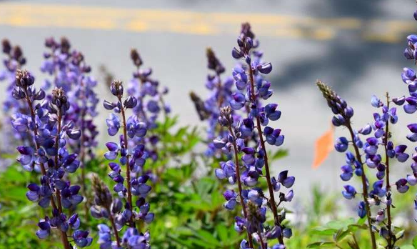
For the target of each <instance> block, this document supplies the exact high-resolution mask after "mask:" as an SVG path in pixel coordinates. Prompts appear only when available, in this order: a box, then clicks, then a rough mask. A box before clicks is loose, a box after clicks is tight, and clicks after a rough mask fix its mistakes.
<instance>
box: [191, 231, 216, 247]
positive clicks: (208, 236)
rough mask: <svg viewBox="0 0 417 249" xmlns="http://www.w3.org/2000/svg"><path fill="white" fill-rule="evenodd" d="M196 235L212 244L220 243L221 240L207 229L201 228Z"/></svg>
mask: <svg viewBox="0 0 417 249" xmlns="http://www.w3.org/2000/svg"><path fill="white" fill-rule="evenodd" d="M196 235H197V236H198V237H200V238H201V239H203V240H205V241H206V242H208V243H210V244H212V245H219V241H218V240H217V239H216V238H215V237H214V236H213V234H212V233H210V232H208V231H206V230H199V231H197V234H196Z"/></svg>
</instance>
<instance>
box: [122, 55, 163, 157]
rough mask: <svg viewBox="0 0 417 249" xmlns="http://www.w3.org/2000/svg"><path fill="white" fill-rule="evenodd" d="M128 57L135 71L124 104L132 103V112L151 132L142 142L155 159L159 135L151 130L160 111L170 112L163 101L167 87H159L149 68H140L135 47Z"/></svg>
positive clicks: (141, 63) (155, 124) (133, 140)
mask: <svg viewBox="0 0 417 249" xmlns="http://www.w3.org/2000/svg"><path fill="white" fill-rule="evenodd" d="M130 57H131V59H132V62H133V64H134V65H135V66H136V71H135V72H134V73H133V79H132V80H131V81H130V83H129V86H128V88H127V93H128V95H129V96H131V97H130V98H128V99H127V100H126V101H127V102H126V101H125V103H124V104H125V105H126V104H127V105H129V106H133V105H134V107H133V112H134V113H135V114H136V116H137V118H138V119H140V120H142V121H143V122H144V123H145V124H146V128H147V129H148V130H149V132H150V133H152V134H151V136H148V137H146V138H145V140H147V141H146V143H144V144H145V150H146V152H147V153H148V155H149V157H150V158H151V159H152V160H153V161H156V160H157V159H158V150H157V148H158V146H157V143H158V141H159V137H158V136H157V135H156V134H153V132H152V130H154V129H155V128H157V126H158V124H157V121H158V119H159V118H160V114H161V112H162V113H163V114H164V115H165V117H166V116H167V115H168V114H169V113H170V112H171V107H170V106H169V105H168V104H167V103H165V101H164V95H166V94H168V88H166V87H163V88H162V89H161V87H160V84H159V81H157V80H155V79H153V78H152V69H151V68H146V69H143V68H142V65H143V61H142V58H141V56H140V54H139V52H138V51H137V50H136V49H132V50H131V53H130ZM133 97H134V98H133ZM135 140H136V138H133V139H132V142H134V143H136V142H135Z"/></svg>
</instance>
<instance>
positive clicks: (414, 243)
mask: <svg viewBox="0 0 417 249" xmlns="http://www.w3.org/2000/svg"><path fill="white" fill-rule="evenodd" d="M413 246H414V249H417V236H415V237H414V239H413Z"/></svg>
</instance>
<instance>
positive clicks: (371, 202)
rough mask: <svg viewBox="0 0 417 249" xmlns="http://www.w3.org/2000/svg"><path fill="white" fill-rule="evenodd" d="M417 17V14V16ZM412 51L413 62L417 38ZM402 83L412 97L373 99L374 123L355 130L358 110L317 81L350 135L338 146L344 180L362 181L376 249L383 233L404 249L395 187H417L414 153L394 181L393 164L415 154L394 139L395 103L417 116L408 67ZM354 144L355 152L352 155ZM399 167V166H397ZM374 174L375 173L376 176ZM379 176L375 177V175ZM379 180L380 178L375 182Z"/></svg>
mask: <svg viewBox="0 0 417 249" xmlns="http://www.w3.org/2000/svg"><path fill="white" fill-rule="evenodd" d="M414 16H415V17H417V13H416V14H415V15H414ZM407 40H408V47H407V48H406V49H405V51H404V55H405V57H406V58H407V59H410V60H414V61H415V62H416V59H415V58H416V56H415V55H416V53H415V51H416V48H415V46H416V45H417V36H416V35H410V36H408V37H407ZM401 77H402V80H403V82H404V83H406V84H407V86H408V91H409V96H407V97H405V96H402V97H399V98H392V99H391V98H390V95H389V93H386V96H385V100H381V99H379V98H378V97H376V96H375V95H374V96H372V98H371V105H372V106H373V107H375V108H377V109H378V112H375V113H373V121H372V122H371V123H369V124H367V125H365V126H364V127H362V128H360V129H358V130H355V129H354V128H353V127H352V117H353V115H354V111H353V108H352V107H350V106H348V104H347V102H346V101H345V100H343V99H342V98H341V97H340V96H339V95H337V93H336V92H334V91H333V90H332V89H331V88H330V87H328V86H327V85H325V84H324V83H322V82H320V81H319V82H317V86H318V87H319V89H320V91H321V92H322V93H323V96H324V98H325V99H326V100H327V104H328V106H329V107H330V109H331V110H332V112H333V114H334V116H333V118H332V123H333V125H334V126H336V127H345V128H346V129H347V130H348V132H349V138H346V137H339V138H338V139H337V141H336V143H335V149H336V151H338V152H341V153H346V164H345V165H343V166H342V167H341V170H342V174H341V175H340V178H341V179H342V180H343V181H349V180H351V179H352V177H353V176H354V175H356V176H357V177H359V178H360V182H361V185H360V189H361V190H360V193H359V194H360V195H361V196H362V198H361V199H362V200H361V201H359V202H358V204H357V213H358V216H359V217H360V218H365V217H366V220H367V228H368V229H369V234H370V239H371V244H372V248H373V249H376V248H377V247H378V246H379V245H378V240H377V237H376V234H379V236H380V237H381V238H383V239H384V240H385V241H386V242H385V245H384V247H385V248H387V249H394V248H399V247H398V246H397V242H398V241H399V240H400V239H402V238H403V236H404V233H403V232H400V228H398V227H395V226H394V225H393V219H394V217H393V215H392V209H393V208H395V199H394V198H393V187H395V189H396V190H397V192H398V193H400V194H404V193H406V192H407V191H408V190H409V188H410V186H414V185H415V184H416V183H417V180H416V176H417V167H416V162H417V154H415V153H414V154H413V155H412V160H413V162H412V164H411V170H412V173H413V174H409V175H407V176H406V177H404V178H400V179H392V171H393V167H392V164H393V163H394V162H395V161H397V162H399V163H405V162H407V160H408V159H409V157H410V155H409V153H407V152H406V150H407V145H405V144H400V143H396V142H395V141H394V140H393V133H392V126H393V125H395V124H397V122H398V115H397V108H396V107H395V106H392V105H393V104H395V105H398V106H403V109H404V112H405V113H407V114H412V113H415V111H416V110H417V105H416V99H417V98H416V96H415V92H416V91H417V87H416V84H417V83H416V74H415V72H414V70H412V69H409V68H404V71H403V73H402V75H401ZM407 127H408V129H409V130H410V131H411V134H410V135H407V139H408V140H409V141H411V142H415V141H417V139H416V135H415V134H416V132H417V124H414V123H412V124H409V125H407ZM349 146H350V147H351V148H352V151H347V150H348V149H349ZM396 167H398V166H396ZM372 172H374V173H372ZM372 174H375V178H372V177H371V175H372ZM373 179H375V180H373ZM357 194H358V192H357V190H356V188H355V187H354V186H353V185H345V186H344V190H343V191H342V195H343V196H344V197H345V198H346V199H354V198H355V197H356V195H357Z"/></svg>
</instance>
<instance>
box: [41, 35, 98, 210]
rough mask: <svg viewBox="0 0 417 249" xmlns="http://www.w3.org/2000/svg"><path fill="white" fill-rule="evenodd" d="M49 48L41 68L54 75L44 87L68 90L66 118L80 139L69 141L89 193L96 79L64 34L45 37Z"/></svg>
mask: <svg viewBox="0 0 417 249" xmlns="http://www.w3.org/2000/svg"><path fill="white" fill-rule="evenodd" d="M45 46H46V48H47V49H48V51H47V52H45V53H44V54H43V55H44V58H45V61H44V62H43V64H42V67H41V71H42V72H44V73H46V74H48V75H49V76H52V79H45V81H44V84H43V87H44V88H46V89H47V88H49V87H51V86H54V87H59V88H62V89H64V90H65V91H66V93H67V96H68V100H69V103H70V108H69V110H68V111H67V115H66V116H65V121H68V122H72V123H73V124H74V126H75V127H76V128H77V129H78V130H80V132H81V137H80V139H79V140H76V141H70V144H69V146H71V149H72V151H74V153H77V154H78V155H79V158H80V162H81V164H80V168H81V177H80V184H81V185H82V192H83V194H84V195H87V185H86V169H85V168H86V163H87V161H91V160H92V159H94V158H95V148H96V147H97V145H98V143H97V140H96V138H97V135H98V130H97V127H96V125H95V124H94V117H96V116H97V114H98V112H97V110H96V109H97V104H98V103H99V99H98V97H97V94H96V92H95V87H96V85H97V81H96V80H95V79H94V78H93V77H92V76H90V75H88V74H89V73H90V72H91V67H90V66H89V65H88V64H87V63H86V61H85V59H84V55H83V54H82V53H81V52H79V51H77V50H75V49H72V47H71V43H70V41H69V40H68V39H67V38H65V37H62V38H61V40H60V41H59V42H58V41H56V40H55V39H54V38H52V37H51V38H48V39H46V40H45ZM88 204H89V203H88V201H87V202H85V213H86V214H88Z"/></svg>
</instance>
